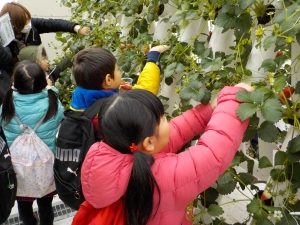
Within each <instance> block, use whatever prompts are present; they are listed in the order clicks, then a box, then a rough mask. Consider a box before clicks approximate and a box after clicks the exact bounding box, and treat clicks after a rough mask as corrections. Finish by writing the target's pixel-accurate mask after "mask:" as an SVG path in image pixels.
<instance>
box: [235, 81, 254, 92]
mask: <svg viewBox="0 0 300 225" xmlns="http://www.w3.org/2000/svg"><path fill="white" fill-rule="evenodd" d="M235 87H241V88H245V89H246V91H250V92H252V91H254V88H253V87H251V86H250V85H249V84H246V83H239V84H237V85H235Z"/></svg>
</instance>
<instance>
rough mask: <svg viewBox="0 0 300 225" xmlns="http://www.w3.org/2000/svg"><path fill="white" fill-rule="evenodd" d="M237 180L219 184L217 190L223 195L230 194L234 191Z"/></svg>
mask: <svg viewBox="0 0 300 225" xmlns="http://www.w3.org/2000/svg"><path fill="white" fill-rule="evenodd" d="M236 184H237V181H229V182H228V183H226V184H219V183H218V185H217V190H218V192H219V193H220V194H221V195H228V194H230V193H232V192H233V191H234V189H235V187H236Z"/></svg>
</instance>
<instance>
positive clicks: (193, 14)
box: [185, 10, 198, 20]
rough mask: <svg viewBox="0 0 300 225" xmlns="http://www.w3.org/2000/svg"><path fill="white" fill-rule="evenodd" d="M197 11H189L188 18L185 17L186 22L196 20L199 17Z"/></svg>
mask: <svg viewBox="0 0 300 225" xmlns="http://www.w3.org/2000/svg"><path fill="white" fill-rule="evenodd" d="M197 14H198V13H197V11H194V10H189V11H188V12H187V13H186V16H185V19H186V20H192V19H194V18H195V17H196V16H197Z"/></svg>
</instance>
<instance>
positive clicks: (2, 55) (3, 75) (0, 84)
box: [0, 44, 13, 105]
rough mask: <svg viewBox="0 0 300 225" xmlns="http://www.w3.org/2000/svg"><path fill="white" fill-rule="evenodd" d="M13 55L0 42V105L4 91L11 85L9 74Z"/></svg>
mask: <svg viewBox="0 0 300 225" xmlns="http://www.w3.org/2000/svg"><path fill="white" fill-rule="evenodd" d="M12 59H13V57H12V54H11V52H10V49H9V48H8V47H3V46H2V45H1V44H0V105H1V104H2V101H3V97H4V95H5V93H6V91H7V90H8V89H9V88H10V86H11V81H10V76H9V74H11V72H12V69H13V60H12Z"/></svg>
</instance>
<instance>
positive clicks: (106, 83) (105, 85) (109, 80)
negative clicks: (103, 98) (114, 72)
mask: <svg viewBox="0 0 300 225" xmlns="http://www.w3.org/2000/svg"><path fill="white" fill-rule="evenodd" d="M112 81H113V79H112V78H111V76H110V74H106V76H105V78H104V80H103V84H102V86H103V88H110V86H111V84H112Z"/></svg>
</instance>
